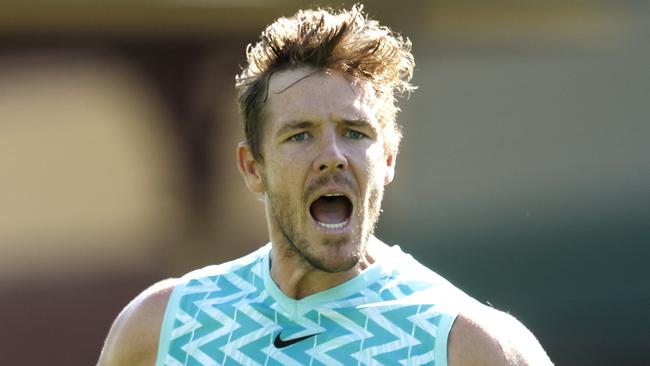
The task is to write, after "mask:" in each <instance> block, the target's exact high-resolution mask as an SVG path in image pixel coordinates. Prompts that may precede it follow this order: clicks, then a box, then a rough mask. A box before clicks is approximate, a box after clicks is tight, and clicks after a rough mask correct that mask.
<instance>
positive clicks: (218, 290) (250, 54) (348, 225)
mask: <svg viewBox="0 0 650 366" xmlns="http://www.w3.org/2000/svg"><path fill="white" fill-rule="evenodd" d="M247 58H248V65H247V67H246V69H244V71H243V72H242V74H241V75H239V76H238V78H237V88H238V90H239V93H240V99H239V102H240V107H241V111H242V114H243V117H244V121H245V132H246V141H244V142H242V143H240V144H239V146H238V148H237V157H238V162H239V169H240V171H241V173H242V175H243V177H244V180H245V182H246V184H247V186H248V188H249V189H250V190H251V191H252V192H254V193H257V194H260V195H261V196H262V198H263V201H264V205H265V209H266V217H267V224H268V228H269V236H270V243H269V244H268V245H266V246H264V247H262V248H260V249H259V250H257V251H255V252H254V253H251V254H249V255H247V256H245V257H243V258H240V259H237V260H235V261H232V262H228V263H225V264H221V265H215V266H210V267H207V268H204V269H201V270H198V271H194V272H192V273H190V274H188V275H186V276H184V277H183V278H181V279H171V280H166V281H162V282H160V283H158V284H156V285H154V286H153V287H151V288H149V289H147V290H145V291H144V292H143V293H142V294H141V295H140V296H138V297H137V298H136V299H135V300H133V301H132V302H131V303H130V304H129V305H128V306H127V307H126V308H125V309H124V310H123V311H122V313H121V314H120V315H119V316H118V318H117V320H116V321H115V323H114V324H113V327H112V329H111V331H110V334H109V336H108V338H107V340H106V344H105V347H104V350H103V352H102V355H101V357H100V361H99V364H100V365H154V364H155V365H238V364H244V365H389V364H390V365H393V364H395V365H397V364H403V365H424V364H427V365H434V364H435V365H446V364H449V365H546V364H550V360H549V359H548V357H547V356H546V354H545V352H544V351H543V349H542V347H541V346H540V344H539V343H538V342H537V340H536V339H535V337H534V336H533V335H532V334H531V333H530V332H529V331H528V330H527V329H526V328H525V327H524V326H523V325H521V324H520V323H519V322H518V321H517V320H515V319H514V318H513V317H511V316H509V315H507V314H505V313H502V312H499V311H497V310H494V309H492V308H489V307H486V306H484V305H481V304H479V303H478V302H476V301H475V300H473V299H472V298H470V297H469V296H467V295H465V294H464V293H463V292H461V291H460V290H458V289H457V288H455V287H453V286H452V285H451V284H449V283H448V282H447V281H446V280H444V279H442V278H441V277H439V276H438V275H436V274H435V273H434V272H432V271H431V270H429V269H427V268H425V267H423V266H422V265H421V264H419V263H418V262H416V261H415V260H414V259H413V258H411V257H410V256H408V255H407V254H404V253H403V252H402V251H401V250H400V248H399V247H397V246H392V247H391V246H388V245H386V244H384V243H382V242H381V241H379V239H377V238H376V237H374V236H373V230H374V226H375V223H376V221H377V219H378V217H379V213H380V205H381V200H382V195H383V190H384V186H385V185H387V184H388V183H390V182H391V180H392V179H393V174H394V171H395V162H396V155H397V148H398V144H399V141H400V137H401V135H400V130H399V128H398V125H397V123H396V113H397V108H396V106H395V101H394V97H395V95H396V94H397V93H402V92H408V91H411V90H413V87H412V86H411V85H410V84H409V81H410V79H411V76H412V71H413V66H414V62H413V57H412V54H411V52H410V43H409V41H408V40H405V39H403V38H401V37H400V36H398V35H395V34H394V33H392V32H391V31H390V30H389V29H387V28H385V27H381V26H380V25H379V24H378V23H377V22H375V21H373V20H368V19H367V18H366V16H365V15H364V13H363V11H362V8H361V6H355V7H353V8H352V9H351V10H349V11H341V12H334V11H330V10H320V9H318V10H309V11H299V12H298V13H297V14H296V15H294V16H293V17H291V18H281V19H278V20H277V21H276V22H274V23H273V24H271V25H270V26H269V27H268V28H267V29H266V30H265V31H264V32H263V33H262V39H261V41H260V42H259V43H257V44H256V45H254V46H252V47H250V48H249V49H248V50H247Z"/></svg>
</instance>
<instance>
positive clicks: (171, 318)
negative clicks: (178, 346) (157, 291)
mask: <svg viewBox="0 0 650 366" xmlns="http://www.w3.org/2000/svg"><path fill="white" fill-rule="evenodd" d="M183 292H185V282H183V283H180V284H178V285H176V286H174V290H172V295H171V296H170V298H169V301H168V302H167V308H166V309H165V315H164V317H163V322H162V325H161V327H160V338H159V339H158V354H157V356H156V366H164V365H165V361H166V359H167V354H168V353H169V344H170V343H171V340H172V332H173V330H174V322H175V321H176V311H177V310H178V305H179V303H180V300H181V297H182V294H183Z"/></svg>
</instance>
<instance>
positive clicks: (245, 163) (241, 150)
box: [237, 141, 265, 193]
mask: <svg viewBox="0 0 650 366" xmlns="http://www.w3.org/2000/svg"><path fill="white" fill-rule="evenodd" d="M237 163H238V164H237V165H238V166H239V172H240V173H241V175H242V176H243V177H244V181H245V182H246V186H247V187H248V189H250V190H251V192H253V193H264V191H265V189H264V182H263V180H262V171H261V168H262V167H261V166H260V164H259V162H258V161H257V160H255V157H254V156H253V151H252V150H251V147H250V145H249V144H248V142H246V141H242V142H240V143H239V145H237Z"/></svg>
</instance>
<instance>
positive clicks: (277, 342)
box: [273, 332, 320, 349]
mask: <svg viewBox="0 0 650 366" xmlns="http://www.w3.org/2000/svg"><path fill="white" fill-rule="evenodd" d="M281 333H282V332H280V333H278V335H276V336H275V339H274V340H273V345H274V346H275V348H277V349H283V348H286V347H289V346H290V345H292V344H296V343H298V342H301V341H304V340H305V339H309V338H311V337H313V336H316V335H319V334H320V333H314V334H310V335H306V336H302V337H298V338H293V339H285V340H283V339H282V338H280V334H281Z"/></svg>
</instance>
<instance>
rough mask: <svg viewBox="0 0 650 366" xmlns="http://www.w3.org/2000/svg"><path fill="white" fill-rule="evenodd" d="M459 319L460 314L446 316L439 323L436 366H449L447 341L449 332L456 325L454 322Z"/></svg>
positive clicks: (435, 354)
mask: <svg viewBox="0 0 650 366" xmlns="http://www.w3.org/2000/svg"><path fill="white" fill-rule="evenodd" d="M456 317H458V313H457V312H455V313H452V314H445V315H444V316H443V317H442V319H440V323H438V329H437V331H436V345H435V348H434V349H435V351H434V352H435V353H434V355H433V357H434V358H433V359H434V362H435V365H436V366H447V339H448V338H449V332H450V331H451V326H452V325H453V324H454V320H456Z"/></svg>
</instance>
